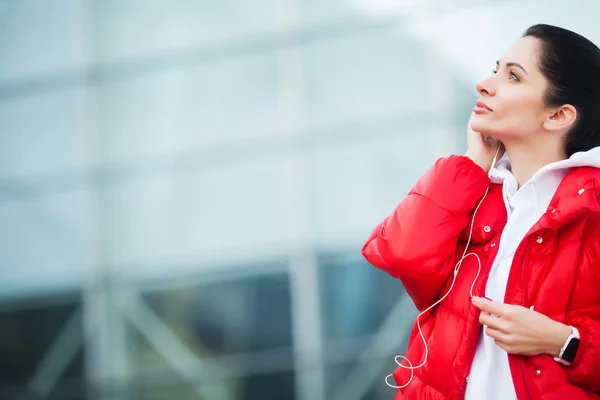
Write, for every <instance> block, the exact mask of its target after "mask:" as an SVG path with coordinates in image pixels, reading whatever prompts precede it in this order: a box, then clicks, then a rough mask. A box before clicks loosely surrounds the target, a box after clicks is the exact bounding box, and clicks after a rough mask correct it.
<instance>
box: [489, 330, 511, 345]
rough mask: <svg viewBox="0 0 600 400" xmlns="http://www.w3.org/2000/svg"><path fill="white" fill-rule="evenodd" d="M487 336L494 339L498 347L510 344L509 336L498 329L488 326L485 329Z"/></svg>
mask: <svg viewBox="0 0 600 400" xmlns="http://www.w3.org/2000/svg"><path fill="white" fill-rule="evenodd" d="M485 334H486V335H488V336H489V337H491V338H492V339H494V340H495V341H496V343H497V344H498V345H500V344H502V345H507V344H508V335H507V334H506V333H504V332H502V331H500V330H498V329H494V328H492V327H489V326H488V327H487V328H485Z"/></svg>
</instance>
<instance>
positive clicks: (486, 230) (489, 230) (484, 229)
mask: <svg viewBox="0 0 600 400" xmlns="http://www.w3.org/2000/svg"><path fill="white" fill-rule="evenodd" d="M483 231H484V232H486V233H490V232H491V231H492V228H490V227H489V226H488V225H486V226H484V227H483Z"/></svg>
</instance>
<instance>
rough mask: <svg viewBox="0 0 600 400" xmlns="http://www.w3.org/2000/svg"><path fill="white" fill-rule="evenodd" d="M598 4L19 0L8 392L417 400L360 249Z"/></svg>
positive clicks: (0, 7) (396, 313)
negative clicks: (551, 39)
mask: <svg viewBox="0 0 600 400" xmlns="http://www.w3.org/2000/svg"><path fill="white" fill-rule="evenodd" d="M599 11H600V3H598V2H597V1H592V0H589V1H580V0H577V1H570V2H568V3H567V2H564V1H557V0H544V1H541V0H540V1H535V0H521V1H492V0H460V1H446V0H412V1H410V0H335V1H333V0H330V1H317V0H257V1H239V0H221V1H207V0H176V1H175V0H174V1H159V0H126V1H125V0H1V1H0V54H1V56H0V256H1V258H0V260H1V264H0V327H1V328H0V399H46V398H48V399H102V400H104V399H116V400H126V399H209V400H238V399H239V400H253V399H296V400H324V399H332V400H359V399H391V398H392V397H393V394H394V393H393V389H390V388H388V387H387V386H386V385H385V384H384V381H383V379H384V377H385V375H386V374H388V373H390V372H391V371H392V370H393V369H394V367H395V364H394V359H393V357H394V355H396V354H402V352H403V350H404V348H405V346H406V340H407V336H408V333H409V330H410V328H411V326H412V323H413V320H414V317H415V315H416V314H415V310H414V307H413V305H412V303H411V301H410V299H408V298H407V297H406V296H405V295H404V291H403V288H402V285H401V284H400V283H399V282H398V281H396V280H394V279H392V278H390V277H388V276H387V275H385V274H384V273H383V272H381V271H378V270H376V269H375V268H373V267H371V266H369V265H367V264H366V262H365V261H364V260H363V259H362V257H361V254H360V248H361V246H362V244H363V242H364V240H365V239H366V238H367V236H368V235H369V233H370V231H371V230H372V229H373V228H374V227H375V225H376V224H377V223H378V222H379V221H380V220H381V219H383V218H384V217H385V216H386V215H387V214H388V213H390V212H391V211H392V209H393V208H394V206H395V205H396V204H397V203H398V201H399V200H400V199H401V198H402V197H403V196H404V195H405V194H406V192H407V191H408V190H409V189H410V187H411V186H412V185H413V184H414V183H415V181H416V180H417V179H418V177H419V176H420V175H421V174H422V173H423V172H424V171H425V170H426V168H427V167H428V166H429V165H430V164H431V163H432V162H433V161H434V160H435V159H436V158H438V157H440V156H444V155H448V154H451V153H457V152H462V151H464V146H465V145H464V133H465V125H466V122H467V120H468V118H469V114H470V109H471V107H472V104H473V102H474V100H475V99H476V97H477V96H476V92H475V89H474V84H475V83H476V82H477V81H478V80H479V79H481V78H482V77H484V76H485V75H486V74H488V73H489V71H490V70H491V69H492V68H493V67H494V64H495V61H496V59H497V58H498V56H499V55H500V53H501V52H502V51H503V50H504V49H505V48H506V47H507V46H508V45H509V44H510V43H511V42H513V41H514V40H516V39H517V38H518V37H519V36H520V34H521V33H522V32H523V31H524V30H525V29H526V28H527V27H528V26H529V25H531V24H534V23H538V22H546V23H554V24H558V25H562V26H565V27H567V28H570V29H574V30H576V31H577V32H579V33H582V34H584V35H586V36H588V37H589V38H591V39H592V40H596V42H598V40H600V25H598V23H597V16H598V15H600V14H599Z"/></svg>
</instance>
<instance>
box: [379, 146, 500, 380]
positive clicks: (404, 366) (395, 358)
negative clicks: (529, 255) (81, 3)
mask: <svg viewBox="0 0 600 400" xmlns="http://www.w3.org/2000/svg"><path fill="white" fill-rule="evenodd" d="M501 147H502V143H499V144H498V149H497V150H496V154H495V155H494V158H493V160H492V166H491V167H490V170H489V172H488V176H491V175H492V169H493V168H494V166H495V165H496V162H497V158H498V154H499V153H500V148H501ZM489 190H490V187H489V186H488V188H487V189H486V191H485V194H484V195H483V197H482V198H481V200H479V203H478V204H477V207H475V211H474V212H473V217H472V218H471V227H470V229H469V238H468V240H467V245H466V246H465V250H464V252H463V255H462V257H461V259H460V260H458V262H457V263H456V265H455V266H454V277H453V279H452V285H450V289H448V292H446V294H445V295H444V296H443V297H442V298H440V299H439V300H438V301H436V302H435V303H433V304H432V305H431V306H429V307H428V308H426V309H425V310H423V311H421V313H420V314H419V315H418V316H417V327H418V329H419V335H420V336H421V339H422V340H423V344H424V345H425V357H424V358H423V361H422V362H421V364H419V365H417V366H414V367H413V365H412V363H411V362H410V360H409V359H408V358H406V357H405V356H401V355H397V356H396V357H394V361H395V362H396V364H397V365H398V366H399V367H400V368H404V369H409V370H410V379H409V380H408V382H406V383H405V384H404V385H402V386H395V385H392V384H390V383H389V382H388V378H389V377H393V374H389V375H387V376H386V377H385V383H386V385H388V386H389V387H391V388H394V389H403V388H405V387H407V386H408V385H410V383H411V382H412V380H413V377H414V376H415V372H414V371H415V369H417V368H421V367H422V366H423V365H425V363H426V362H427V357H428V355H429V348H428V347H427V341H426V340H425V336H423V331H422V330H421V322H420V321H419V318H421V315H423V314H425V313H426V312H427V311H429V310H431V309H432V308H433V307H435V306H436V305H438V304H440V303H441V302H442V300H444V299H445V298H446V297H448V295H449V294H450V292H451V291H452V289H453V288H454V283H455V282H456V276H457V275H458V271H459V270H460V267H461V266H462V262H463V260H464V259H465V258H467V257H469V256H474V257H475V258H476V259H477V275H476V276H475V279H474V280H473V283H472V284H471V290H470V296H471V297H473V287H475V282H476V281H477V278H479V274H480V273H481V259H480V258H479V256H478V255H477V254H475V253H468V254H467V250H468V248H469V245H470V244H471V237H472V236H473V224H474V223H475V215H476V214H477V210H479V207H480V206H481V203H483V200H485V198H486V196H487V194H488V192H489ZM398 358H401V359H402V360H406V361H407V362H408V366H406V365H402V361H400V362H398Z"/></svg>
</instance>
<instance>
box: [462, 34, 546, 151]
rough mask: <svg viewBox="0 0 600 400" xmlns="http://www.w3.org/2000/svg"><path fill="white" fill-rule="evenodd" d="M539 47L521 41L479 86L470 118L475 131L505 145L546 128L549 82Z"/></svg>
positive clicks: (534, 42) (528, 40)
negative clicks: (542, 66)
mask: <svg viewBox="0 0 600 400" xmlns="http://www.w3.org/2000/svg"><path fill="white" fill-rule="evenodd" d="M539 46H540V42H539V41H538V39H536V38H533V37H524V38H521V39H520V40H519V41H518V42H516V43H515V44H514V45H513V46H512V47H511V48H510V49H509V50H508V51H507V52H506V53H505V54H504V55H503V56H502V57H501V58H500V60H499V61H498V63H497V64H496V68H495V69H494V73H493V74H492V75H491V76H489V77H488V78H486V79H484V80H483V81H481V82H479V83H478V84H477V86H476V88H477V91H478V92H479V94H480V96H481V97H480V98H479V101H478V102H477V105H476V106H475V108H474V109H473V114H472V115H471V120H470V123H471V128H472V129H473V130H474V131H477V132H481V133H484V134H487V135H489V136H492V137H494V138H496V139H499V140H501V141H504V142H506V141H512V140H523V139H525V140H526V139H527V138H528V137H532V135H535V134H536V133H539V132H540V131H541V130H542V129H543V128H542V125H543V123H544V120H545V119H546V118H547V117H548V109H547V107H546V106H545V102H544V98H545V93H546V89H547V86H548V82H547V80H546V78H545V77H544V76H543V75H542V72H541V71H540V69H539V67H538V54H539Z"/></svg>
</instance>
